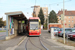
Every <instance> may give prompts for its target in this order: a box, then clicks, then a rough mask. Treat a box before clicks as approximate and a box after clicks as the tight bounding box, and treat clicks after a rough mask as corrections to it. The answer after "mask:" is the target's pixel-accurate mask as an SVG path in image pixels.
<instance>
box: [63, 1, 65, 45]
mask: <svg viewBox="0 0 75 50" xmlns="http://www.w3.org/2000/svg"><path fill="white" fill-rule="evenodd" d="M63 19H64V20H63V29H64V34H63V37H64V44H65V10H64V0H63Z"/></svg>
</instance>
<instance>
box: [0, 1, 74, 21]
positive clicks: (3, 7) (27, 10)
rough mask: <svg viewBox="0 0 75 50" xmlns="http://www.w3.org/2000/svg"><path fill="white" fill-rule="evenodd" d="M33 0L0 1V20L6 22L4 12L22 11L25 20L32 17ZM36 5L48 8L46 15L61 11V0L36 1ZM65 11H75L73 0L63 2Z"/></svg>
mask: <svg viewBox="0 0 75 50" xmlns="http://www.w3.org/2000/svg"><path fill="white" fill-rule="evenodd" d="M34 5H35V0H0V18H1V17H3V20H6V15H5V13H6V12H15V11H22V12H23V13H24V14H25V15H26V17H27V18H29V17H32V12H33V8H31V6H34ZM36 5H39V6H41V7H48V13H50V11H51V10H54V11H55V12H56V13H58V11H59V10H61V9H63V0H36ZM65 9H67V10H72V11H73V10H74V11H75V0H65Z"/></svg>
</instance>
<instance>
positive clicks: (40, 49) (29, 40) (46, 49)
mask: <svg viewBox="0 0 75 50" xmlns="http://www.w3.org/2000/svg"><path fill="white" fill-rule="evenodd" d="M38 39H39V42H40V44H41V46H42V47H43V48H44V49H45V50H49V49H48V48H47V47H46V46H45V45H44V44H43V43H42V40H41V39H40V37H38ZM28 42H30V43H31V44H32V45H33V46H34V47H36V48H37V49H39V50H43V49H42V48H40V47H38V46H37V45H35V44H34V43H33V42H32V41H31V39H30V37H28V39H27V40H26V43H25V50H28V49H27V44H28Z"/></svg>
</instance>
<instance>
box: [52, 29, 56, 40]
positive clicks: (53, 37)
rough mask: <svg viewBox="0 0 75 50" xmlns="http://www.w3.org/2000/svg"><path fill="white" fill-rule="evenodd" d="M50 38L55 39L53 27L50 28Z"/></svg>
mask: <svg viewBox="0 0 75 50" xmlns="http://www.w3.org/2000/svg"><path fill="white" fill-rule="evenodd" d="M51 39H55V36H54V28H51Z"/></svg>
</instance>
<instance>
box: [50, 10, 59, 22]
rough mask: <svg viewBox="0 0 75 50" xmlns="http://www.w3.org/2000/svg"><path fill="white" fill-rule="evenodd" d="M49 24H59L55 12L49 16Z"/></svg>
mask: <svg viewBox="0 0 75 50" xmlns="http://www.w3.org/2000/svg"><path fill="white" fill-rule="evenodd" d="M49 23H58V18H57V15H56V13H55V11H54V10H52V11H51V12H50V14H49Z"/></svg>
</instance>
